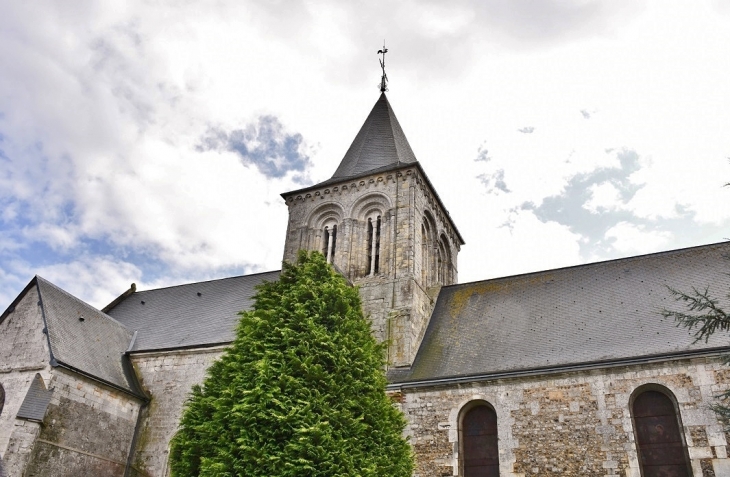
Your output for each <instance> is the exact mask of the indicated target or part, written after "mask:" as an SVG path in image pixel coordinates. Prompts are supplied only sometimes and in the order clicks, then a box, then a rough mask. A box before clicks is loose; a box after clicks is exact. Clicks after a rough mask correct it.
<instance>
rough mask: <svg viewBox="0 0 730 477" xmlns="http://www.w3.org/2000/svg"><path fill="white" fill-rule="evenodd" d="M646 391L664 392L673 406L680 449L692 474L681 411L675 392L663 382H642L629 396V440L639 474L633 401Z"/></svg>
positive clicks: (641, 472)
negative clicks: (630, 439) (630, 433)
mask: <svg viewBox="0 0 730 477" xmlns="http://www.w3.org/2000/svg"><path fill="white" fill-rule="evenodd" d="M647 391H656V392H659V393H662V394H664V395H665V396H666V397H667V398H668V399H669V401H670V402H671V403H672V407H673V408H674V417H675V418H676V419H677V426H678V429H679V434H680V437H681V439H682V450H683V452H684V458H685V462H687V464H688V466H689V472H690V473H689V475H694V473H693V471H692V459H691V458H690V455H689V448H688V447H687V436H686V435H685V432H686V431H685V427H684V423H683V421H682V412H681V409H680V407H679V401H678V400H677V396H676V394H675V393H674V392H673V391H672V390H671V389H670V388H669V387H668V386H667V385H665V384H661V383H655V382H650V383H644V384H642V385H640V386H637V387H636V388H635V389H634V390H633V391H632V392H631V395H630V396H629V403H628V404H629V415H630V416H631V432H632V436H633V440H632V442H631V444H632V446H631V447H632V450H633V452H634V455H635V456H636V462H637V464H638V469H639V475H640V476H642V477H643V475H644V468H643V466H642V465H641V454H640V452H639V445H638V436H637V433H636V420H635V419H634V401H636V398H637V397H639V396H640V395H642V394H643V393H645V392H647Z"/></svg>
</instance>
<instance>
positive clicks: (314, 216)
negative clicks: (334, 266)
mask: <svg viewBox="0 0 730 477" xmlns="http://www.w3.org/2000/svg"><path fill="white" fill-rule="evenodd" d="M343 217H344V210H343V208H342V205H340V204H339V203H336V202H331V203H328V204H323V205H321V206H319V207H316V208H315V209H314V210H312V212H310V214H309V216H308V217H307V221H306V223H307V227H309V228H310V229H314V243H313V244H312V243H310V250H316V251H318V252H322V253H323V254H324V255H325V257H327V259H328V263H334V261H335V257H334V255H335V254H334V253H331V250H330V245H326V249H325V250H323V248H324V247H325V245H324V244H323V241H324V238H325V231H326V230H327V232H328V233H331V232H332V231H334V227H336V228H337V229H336V231H334V236H333V240H332V242H335V241H336V240H340V239H341V237H338V235H341V233H338V232H341V230H340V229H341V224H342V221H343ZM332 245H335V244H334V243H333V244H332Z"/></svg>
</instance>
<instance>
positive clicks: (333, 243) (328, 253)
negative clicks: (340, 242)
mask: <svg viewBox="0 0 730 477" xmlns="http://www.w3.org/2000/svg"><path fill="white" fill-rule="evenodd" d="M322 238H323V244H322V255H324V256H325V257H326V258H327V263H332V262H333V261H334V258H335V249H336V248H337V225H333V226H332V230H331V231H330V228H329V226H328V227H325V228H324V233H323V234H322Z"/></svg>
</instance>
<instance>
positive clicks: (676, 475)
mask: <svg viewBox="0 0 730 477" xmlns="http://www.w3.org/2000/svg"><path fill="white" fill-rule="evenodd" d="M631 417H632V421H633V424H634V435H635V437H636V450H637V451H638V453H639V466H640V468H641V474H642V476H643V477H655V476H663V475H671V476H672V477H690V476H691V475H692V470H691V467H690V462H689V455H688V454H687V446H686V445H685V442H684V435H683V432H682V429H683V428H682V422H681V420H680V415H679V409H678V407H677V400H676V399H675V398H674V395H673V394H672V392H671V391H670V390H669V389H667V388H665V387H664V386H660V385H657V384H650V385H646V386H642V387H641V388H639V389H637V390H636V391H635V392H634V396H633V398H632V400H631Z"/></svg>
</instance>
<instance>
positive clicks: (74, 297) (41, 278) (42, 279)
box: [35, 275, 134, 334]
mask: <svg viewBox="0 0 730 477" xmlns="http://www.w3.org/2000/svg"><path fill="white" fill-rule="evenodd" d="M35 278H36V281H37V282H38V283H43V284H44V285H48V286H50V287H52V288H54V289H55V290H58V291H59V292H61V293H62V294H63V295H65V296H66V297H68V298H70V299H71V300H73V301H75V302H77V303H80V304H82V305H84V306H87V307H89V308H91V309H92V310H94V311H95V312H98V313H100V314H101V315H103V316H104V317H105V318H107V319H109V320H111V321H112V322H114V323H116V324H117V325H119V326H121V327H122V328H124V329H125V330H127V331H128V332H129V333H130V334H134V330H131V329H129V328H127V326H126V325H125V324H124V323H122V322H120V321H117V320H116V319H114V318H113V317H111V316H110V315H107V314H106V313H104V312H103V311H101V310H100V309H98V308H96V307H95V306H93V305H90V304H89V303H86V302H85V301H84V300H82V299H81V298H78V297H76V296H74V295H72V294H71V293H69V292H67V291H66V290H64V289H63V288H61V287H59V286H58V285H56V284H55V283H53V282H50V281H48V280H46V279H45V278H43V277H42V276H40V275H36V276H35ZM38 293H39V294H41V295H42V290H41V287H38ZM41 303H43V306H44V307H45V303H44V302H43V297H42V296H41Z"/></svg>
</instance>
